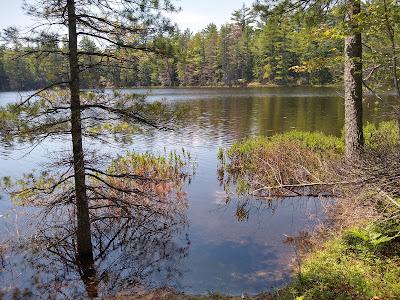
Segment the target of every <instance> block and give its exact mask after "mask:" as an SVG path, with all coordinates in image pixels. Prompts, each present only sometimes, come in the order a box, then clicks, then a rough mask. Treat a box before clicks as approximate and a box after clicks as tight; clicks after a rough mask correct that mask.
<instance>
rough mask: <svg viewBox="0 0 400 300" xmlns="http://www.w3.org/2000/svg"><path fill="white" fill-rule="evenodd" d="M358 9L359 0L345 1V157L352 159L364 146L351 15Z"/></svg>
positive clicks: (358, 48) (357, 45)
mask: <svg viewBox="0 0 400 300" xmlns="http://www.w3.org/2000/svg"><path fill="white" fill-rule="evenodd" d="M360 12H361V3H360V0H347V15H346V21H347V24H348V25H349V30H350V32H349V33H348V35H347V36H346V38H345V48H344V58H345V62H344V87H345V130H346V159H347V160H354V159H356V158H357V157H358V156H359V154H360V153H361V151H362V149H363V146H364V136H363V108H362V99H363V90H362V89H363V87H362V84H363V79H362V39H361V32H360V30H359V27H358V25H357V22H356V21H355V19H354V17H355V16H356V15H358V14H359V13H360Z"/></svg>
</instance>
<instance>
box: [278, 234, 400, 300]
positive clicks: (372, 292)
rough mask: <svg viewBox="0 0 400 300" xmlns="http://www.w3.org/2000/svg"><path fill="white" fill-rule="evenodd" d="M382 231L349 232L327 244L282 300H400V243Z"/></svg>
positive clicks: (309, 260)
mask: <svg viewBox="0 0 400 300" xmlns="http://www.w3.org/2000/svg"><path fill="white" fill-rule="evenodd" d="M380 229H381V228H380V227H377V226H369V227H367V228H366V229H361V228H356V229H351V230H346V231H345V232H343V233H342V235H341V236H340V237H338V238H333V239H332V240H329V241H328V242H326V243H325V244H324V246H323V247H322V249H319V250H316V251H315V252H313V253H312V254H311V255H310V256H309V257H307V258H306V260H305V261H304V263H303V265H302V269H301V272H300V273H299V274H298V275H297V276H296V278H295V280H294V281H293V283H291V284H290V285H289V286H288V287H287V288H285V289H284V290H283V291H282V292H281V293H279V294H278V299H327V300H328V299H399V297H400V282H399V278H400V255H399V254H400V252H399V249H400V243H399V239H395V238H394V237H393V236H392V237H387V236H385V235H384V234H383V233H381V232H379V231H380ZM397 230H400V227H397ZM377 231H378V232H377ZM374 297H375V298H374Z"/></svg>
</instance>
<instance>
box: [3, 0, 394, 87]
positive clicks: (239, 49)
mask: <svg viewBox="0 0 400 300" xmlns="http://www.w3.org/2000/svg"><path fill="white" fill-rule="evenodd" d="M261 2H262V1H261ZM272 2H274V1H272ZM275 2H277V1H275ZM284 2H285V1H284ZM289 2H290V1H286V3H283V4H282V5H280V4H279V5H269V6H266V7H267V8H266V7H263V6H258V7H257V6H256V7H246V6H244V7H242V8H241V9H238V10H236V11H234V12H233V14H232V19H231V21H230V22H229V23H226V24H225V25H223V26H221V27H220V28H218V27H217V26H216V25H215V24H209V25H208V26H207V27H206V28H204V29H203V30H201V31H200V32H197V33H192V32H190V31H189V30H184V29H182V30H179V29H178V30H175V32H173V34H171V35H169V36H167V37H163V38H160V39H158V40H157V41H156V45H157V48H158V50H159V51H161V52H163V53H165V54H166V55H164V56H162V57H160V56H158V55H156V54H152V53H143V52H140V51H131V50H127V49H120V48H119V46H118V45H110V46H109V47H107V48H106V49H100V48H99V46H98V45H97V44H96V43H95V42H94V40H93V39H91V38H90V37H87V36H85V37H83V38H82V40H81V41H80V43H79V51H80V52H81V53H100V52H101V53H103V55H104V56H110V57H121V58H122V59H123V60H124V61H125V62H124V63H123V64H122V65H121V66H118V67H117V66H114V65H113V64H110V65H108V64H107V65H104V64H101V63H100V61H101V60H100V58H99V57H94V56H91V55H89V54H87V55H86V54H85V55H82V58H81V61H82V63H83V64H91V65H96V63H98V66H96V67H93V68H90V71H87V72H82V79H81V85H82V87H94V86H97V84H98V83H99V82H101V83H102V84H103V85H104V86H113V87H135V86H232V85H233V86H244V85H251V86H257V85H259V84H261V85H327V84H339V83H340V82H341V80H342V78H343V74H342V73H343V72H342V64H343V58H342V56H343V55H342V53H343V48H344V41H343V37H344V25H343V7H342V6H341V5H339V6H337V7H335V8H333V9H329V10H326V11H325V10H324V8H323V6H324V5H323V3H324V1H315V2H316V3H317V5H315V6H314V9H310V10H305V11H303V10H301V11H299V10H290V9H288V8H285V5H288V3H289ZM325 2H326V1H325ZM319 3H322V4H321V5H322V7H319V5H320V4H319ZM363 6H364V7H363V11H364V12H363V14H362V16H361V17H362V18H361V20H360V23H361V24H360V25H361V27H362V33H363V35H364V44H365V45H366V48H365V51H364V56H365V57H364V65H365V66H364V68H365V70H366V74H370V75H371V76H368V78H367V79H368V85H369V86H370V87H374V88H380V89H386V88H393V81H394V78H393V77H394V74H393V72H392V60H393V55H396V52H394V54H393V51H395V50H396V49H397V48H398V43H399V33H398V26H399V22H398V19H399V15H400V8H399V5H398V4H397V2H396V1H394V0H386V6H383V5H382V1H381V0H370V1H365V3H364V4H363ZM285 10H288V11H287V12H286V11H285ZM364 19H365V20H367V23H365V24H364V21H363V20H364ZM387 28H391V31H390V32H392V34H387V31H388V30H387ZM4 36H5V37H6V38H7V39H8V40H9V42H8V43H7V44H4V45H3V46H1V47H0V90H21V89H36V88H39V87H43V86H46V85H48V84H49V83H53V82H58V81H64V80H65V78H60V74H63V72H65V71H66V70H67V67H68V63H67V61H66V58H65V56H64V55H63V54H65V53H66V52H67V51H68V49H67V48H66V45H65V44H64V43H57V42H55V37H54V36H52V35H51V34H48V33H47V35H44V36H43V37H42V40H41V41H40V43H38V44H37V45H29V46H26V45H24V44H22V43H20V42H18V39H17V37H18V32H15V31H14V30H11V29H10V30H8V31H6V32H5V34H4ZM393 47H394V48H393ZM40 50H45V51H46V55H31V56H29V55H23V56H21V53H23V52H26V53H36V52H38V51H40ZM16 56H20V57H19V58H18V59H15V57H16ZM120 67H122V68H120ZM372 75H373V76H372Z"/></svg>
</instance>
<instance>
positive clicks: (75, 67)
mask: <svg viewBox="0 0 400 300" xmlns="http://www.w3.org/2000/svg"><path fill="white" fill-rule="evenodd" d="M67 7H68V29H69V67H70V91H71V125H72V127H71V133H72V148H73V163H74V173H75V195H76V218H77V232H76V235H77V245H76V246H77V253H78V257H77V258H78V261H81V262H84V263H87V262H89V263H92V262H93V251H92V241H91V231H90V220H89V207H88V201H87V194H86V182H85V181H86V175H85V162H84V153H83V146H82V124H81V123H82V121H81V104H80V96H79V92H80V87H79V64H78V38H77V31H76V15H75V0H67Z"/></svg>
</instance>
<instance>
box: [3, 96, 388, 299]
mask: <svg viewBox="0 0 400 300" xmlns="http://www.w3.org/2000/svg"><path fill="white" fill-rule="evenodd" d="M125 92H127V93H130V92H132V91H130V90H126V91H125ZM133 92H140V93H147V92H149V91H146V90H134V91H133ZM15 96H17V95H16V94H12V93H4V94H0V104H4V103H6V102H10V101H12V99H13V98H15ZM149 99H150V100H161V99H165V100H166V101H168V102H171V103H175V102H187V103H188V104H189V106H190V110H189V112H188V119H189V122H188V124H187V126H186V127H185V128H184V129H182V130H180V131H177V132H154V133H152V134H151V135H149V136H137V137H136V139H135V142H134V143H133V144H132V145H131V146H129V147H126V149H130V150H132V149H134V150H137V151H147V150H149V151H153V152H162V151H163V149H164V147H166V148H167V149H180V148H182V147H184V148H186V149H188V150H189V151H190V152H191V153H192V155H193V156H194V157H195V158H196V160H197V161H198V169H197V172H196V176H195V177H194V179H193V182H192V184H191V185H189V186H188V187H187V191H188V195H189V208H188V210H187V211H186V212H185V214H184V218H180V219H179V221H178V222H174V223H173V224H170V226H160V223H158V222H157V220H154V219H152V218H147V219H146V220H145V222H144V221H143V220H140V218H138V219H136V218H132V220H130V222H127V224H118V223H117V224H108V227H106V228H96V229H95V233H94V236H93V239H94V240H95V245H96V246H95V248H96V247H97V248H96V255H97V256H96V274H97V277H96V278H97V280H98V281H96V282H95V284H94V286H93V282H92V283H90V281H89V282H88V281H86V283H87V284H86V288H85V285H84V284H83V282H82V280H81V279H82V278H83V277H82V274H83V273H82V272H83V271H82V268H80V266H78V265H76V263H74V261H73V259H72V258H73V257H74V255H73V251H74V250H73V247H72V245H73V240H72V236H71V237H69V238H67V239H66V240H65V241H64V243H61V246H60V247H61V248H57V247H56V248H54V247H53V248H52V247H50V249H51V250H52V251H43V245H50V246H51V245H54V244H57V243H54V242H52V241H54V239H55V238H57V237H60V236H68V234H66V232H68V230H70V228H65V227H57V226H55V225H56V224H57V222H56V221H55V220H54V219H53V220H48V221H49V224H48V230H47V231H46V232H45V234H40V233H37V234H36V235H35V236H33V238H32V236H31V233H32V232H33V230H32V229H33V228H35V226H34V220H31V219H29V218H27V217H26V215H27V213H26V212H25V211H24V210H22V209H15V208H14V206H13V205H12V204H11V203H10V201H9V200H8V198H7V195H3V199H2V200H1V202H0V215H1V218H0V220H1V223H2V225H1V226H2V228H3V229H2V230H1V231H0V237H1V238H2V239H3V240H12V241H16V240H18V242H17V243H14V247H16V248H15V249H14V250H15V251H14V252H7V251H6V252H5V253H4V255H3V269H2V270H1V276H0V286H1V288H0V290H2V291H3V292H4V293H9V292H10V291H11V290H12V289H13V288H15V287H20V289H21V290H23V289H26V291H29V292H27V296H28V297H32V298H35V296H37V295H41V297H42V298H49V297H50V298H51V297H52V296H53V295H54V292H56V293H57V294H58V296H59V298H71V299H76V298H82V297H84V296H83V295H84V294H85V289H86V290H87V289H88V287H90V289H89V290H93V289H95V291H96V293H98V294H99V295H108V294H113V293H116V292H119V291H121V290H125V289H132V288H141V287H157V286H164V285H168V286H173V287H175V288H177V289H178V290H182V291H185V292H189V293H206V292H209V291H215V292H222V293H230V294H241V293H242V292H245V293H258V292H262V291H266V290H271V289H274V288H277V287H280V286H282V285H284V284H285V283H287V282H288V281H289V280H290V263H291V260H292V258H293V251H292V249H291V248H290V247H288V246H287V245H284V244H283V243H282V241H283V239H284V237H285V235H295V234H297V233H298V232H300V231H303V230H306V229H310V228H312V227H313V226H315V224H316V223H317V222H318V219H319V218H323V211H322V205H321V202H320V201H318V200H313V199H303V198H293V199H283V200H279V201H275V202H273V203H272V204H271V205H268V203H266V202H264V201H258V200H255V199H253V200H252V201H250V204H249V207H248V208H249V209H250V212H249V213H250V217H249V219H248V220H245V221H243V222H239V221H238V220H237V218H236V216H235V214H236V210H237V207H238V205H240V203H238V202H236V201H235V200H233V201H231V202H230V203H228V204H226V203H225V196H226V195H225V194H224V192H223V189H222V187H220V186H219V182H218V176H217V160H216V153H217V151H218V148H219V147H227V146H229V145H230V144H232V142H233V141H235V140H238V139H242V138H245V137H247V136H251V135H272V134H274V133H277V132H285V131H289V130H292V129H298V130H317V131H322V132H325V133H328V134H333V135H340V134H341V130H342V127H343V124H344V107H343V103H342V102H343V101H342V99H341V98H340V96H339V93H338V92H337V91H336V90H334V89H329V88H290V89H289V88H270V89H160V90H153V91H151V92H150V94H149ZM392 102H393V101H392V100H391V99H389V100H388V102H384V103H375V100H374V99H370V100H367V102H366V105H365V107H366V109H365V116H366V119H368V120H370V121H378V120H382V119H385V117H383V118H382V116H384V115H385V114H384V113H385V112H389V111H390V105H389V103H392ZM65 145H67V146H65ZM65 147H67V148H68V147H69V146H68V144H66V143H59V142H53V143H48V144H46V145H41V146H40V147H38V148H36V149H35V150H34V151H33V152H32V153H31V154H30V155H29V156H23V155H22V154H23V153H24V151H16V150H13V151H11V150H2V151H3V152H1V153H0V155H1V157H0V164H1V170H0V176H13V177H15V178H17V177H18V176H20V175H21V174H22V173H23V172H25V171H29V170H30V169H32V168H35V167H36V168H39V167H40V165H41V164H42V163H43V162H45V161H46V157H48V153H51V152H52V151H54V150H60V149H65ZM103 148H104V149H106V151H109V152H115V153H118V152H121V151H125V150H126V149H121V148H120V147H118V146H115V147H112V146H107V147H103ZM104 149H103V150H104ZM64 216H65V214H64ZM132 216H135V217H136V216H137V214H132ZM181 217H182V216H181ZM142 221H143V222H142ZM105 229H106V230H105ZM60 230H61V232H60ZM116 233H118V234H117V235H116V236H117V237H118V238H116V239H114V240H113V241H112V243H111V245H112V247H111V246H110V248H109V249H108V250H109V251H105V252H104V251H102V250H101V249H104V245H107V244H108V242H107V241H110V239H112V237H113V236H115V234H116ZM18 237H19V238H18ZM21 237H22V239H21ZM19 246H21V247H19ZM45 248H47V249H49V247H45ZM103 252H104V253H103ZM100 254H101V255H100ZM49 291H51V292H52V294H49ZM29 293H33V294H29Z"/></svg>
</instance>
